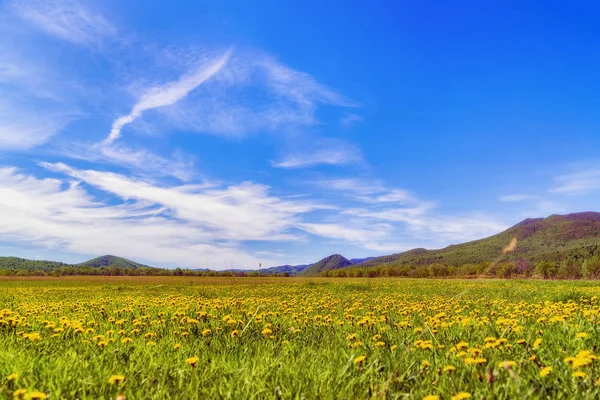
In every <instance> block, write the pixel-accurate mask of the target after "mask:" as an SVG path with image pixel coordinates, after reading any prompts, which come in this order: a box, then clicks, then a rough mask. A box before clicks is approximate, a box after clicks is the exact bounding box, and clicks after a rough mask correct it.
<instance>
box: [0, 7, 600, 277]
mask: <svg viewBox="0 0 600 400" xmlns="http://www.w3.org/2000/svg"><path fill="white" fill-rule="evenodd" d="M536 3H537V4H536ZM598 11H600V10H599V9H598V6H597V5H596V4H595V3H594V2H571V3H569V4H567V3H565V2H547V3H545V5H544V7H543V8H540V7H539V3H538V2H528V1H518V2H517V1H514V2H510V1H506V2H494V3H493V4H492V2H476V1H459V2H453V3H452V5H450V4H449V3H448V2H426V4H425V3H423V2H382V1H373V2H352V3H348V2H334V1H325V2H323V1H320V2H312V1H305V2H294V4H293V5H292V3H290V2H281V1H228V2H225V1H208V2H198V1H188V2H183V1H182V2H178V3H177V5H174V4H173V2H170V1H153V2H145V1H127V2H118V1H102V2H97V3H93V2H88V1H85V2H78V1H62V0H45V1H24V0H22V1H17V0H15V1H3V2H0V93H1V96H0V221H2V222H1V223H0V254H2V255H16V256H22V257H27V258H45V259H55V260H62V261H66V262H80V261H83V260H85V259H87V258H90V257H93V256H98V255H101V254H117V255H121V256H124V257H128V258H132V259H135V260H138V261H141V262H146V263H150V264H152V265H157V266H165V267H174V266H183V267H194V268H196V267H208V268H214V269H223V268H229V267H232V266H234V267H238V268H244V267H246V268H254V267H256V266H258V264H259V263H262V265H263V267H265V266H272V265H279V264H288V263H289V264H301V263H307V262H312V261H316V260H318V259H320V258H322V257H325V256H327V255H329V254H332V253H341V254H344V255H345V256H347V257H349V258H350V257H366V256H375V255H382V254H390V253H395V252H400V251H404V250H408V249H411V248H414V247H426V248H439V247H443V246H446V245H448V244H452V243H459V242H464V241H468V240H472V239H477V238H481V237H485V236H489V235H492V234H495V233H497V232H499V231H502V230H503V229H505V228H507V227H509V226H511V225H512V224H514V223H516V222H519V221H520V220H522V219H524V218H526V217H543V216H548V215H550V214H552V213H568V212H578V211H588V210H595V211H598V201H597V198H598V194H599V192H600V155H599V152H598V150H599V149H600V132H599V129H598V128H599V125H600V124H599V122H600V119H599V117H598V105H599V100H600V99H599V97H598V93H599V89H600V87H599V86H600V83H599V81H598V79H597V71H599V70H600V51H599V50H600V49H599V45H598V43H600V28H599V27H598V24H597V20H596V18H595V16H597V15H598Z"/></svg>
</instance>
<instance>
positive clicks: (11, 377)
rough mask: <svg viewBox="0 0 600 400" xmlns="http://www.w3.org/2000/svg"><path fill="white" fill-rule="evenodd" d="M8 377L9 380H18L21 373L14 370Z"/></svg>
mask: <svg viewBox="0 0 600 400" xmlns="http://www.w3.org/2000/svg"><path fill="white" fill-rule="evenodd" d="M6 379H7V380H8V381H9V382H16V381H17V379H19V374H17V373H16V372H14V373H12V374H10V375H9V376H7V377H6Z"/></svg>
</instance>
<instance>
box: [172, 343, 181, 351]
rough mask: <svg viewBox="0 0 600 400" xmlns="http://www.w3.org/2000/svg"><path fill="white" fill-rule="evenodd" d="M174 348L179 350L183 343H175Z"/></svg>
mask: <svg viewBox="0 0 600 400" xmlns="http://www.w3.org/2000/svg"><path fill="white" fill-rule="evenodd" d="M173 348H174V349H175V350H179V349H180V348H181V343H175V345H173Z"/></svg>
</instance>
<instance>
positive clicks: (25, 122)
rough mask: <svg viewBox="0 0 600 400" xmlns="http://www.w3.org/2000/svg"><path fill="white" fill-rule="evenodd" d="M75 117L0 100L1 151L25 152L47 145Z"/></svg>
mask: <svg viewBox="0 0 600 400" xmlns="http://www.w3.org/2000/svg"><path fill="white" fill-rule="evenodd" d="M73 117H74V115H68V114H64V113H60V112H58V111H52V110H47V109H45V108H44V107H41V106H40V108H38V109H35V108H32V107H31V106H30V105H24V106H23V107H20V106H19V104H9V102H7V101H3V100H0V149H3V150H23V149H29V148H32V147H34V146H37V145H39V144H42V143H45V142H46V141H47V140H48V139H49V138H51V137H52V136H54V135H55V134H57V133H58V132H59V131H60V130H61V129H63V128H64V127H65V126H66V125H67V124H68V123H69V122H70V121H71V120H72V119H73Z"/></svg>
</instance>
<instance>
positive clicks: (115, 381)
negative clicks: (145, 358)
mask: <svg viewBox="0 0 600 400" xmlns="http://www.w3.org/2000/svg"><path fill="white" fill-rule="evenodd" d="M123 382H125V377H124V376H123V375H112V376H111V377H110V378H108V383H110V384H111V385H120V384H121V383H123Z"/></svg>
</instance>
